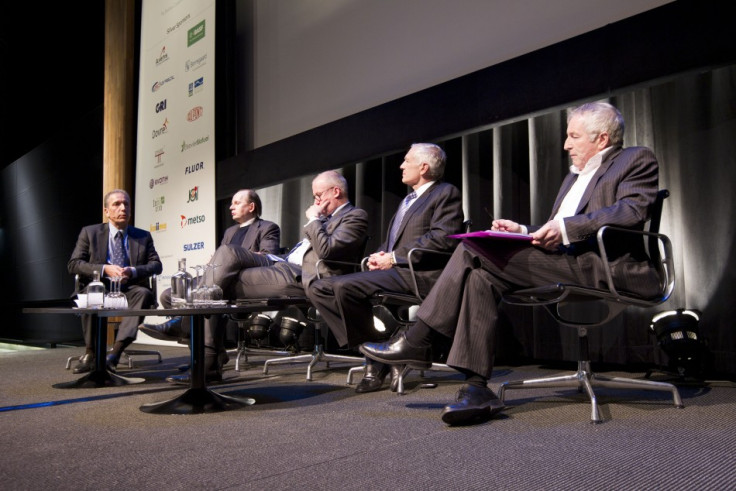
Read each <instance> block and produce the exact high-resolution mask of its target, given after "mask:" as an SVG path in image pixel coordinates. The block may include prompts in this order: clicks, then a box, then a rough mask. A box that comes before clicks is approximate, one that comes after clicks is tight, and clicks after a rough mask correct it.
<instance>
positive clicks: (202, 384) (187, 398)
mask: <svg viewBox="0 0 736 491" xmlns="http://www.w3.org/2000/svg"><path fill="white" fill-rule="evenodd" d="M190 318H191V330H190V332H191V335H190V336H191V337H190V344H189V346H190V350H191V355H190V356H191V362H190V368H189V369H190V375H191V377H190V379H191V382H190V386H189V389H187V390H186V392H184V393H183V394H181V395H180V396H177V397H174V398H173V399H169V400H167V401H163V402H156V403H149V404H144V405H143V406H141V408H140V409H141V411H143V412H144V413H155V414H201V413H216V412H221V411H229V410H232V409H240V408H242V407H244V406H249V405H251V404H254V403H255V402H256V401H255V399H251V398H249V397H247V398H241V397H231V396H225V395H222V394H217V393H216V392H212V391H211V390H209V389H208V388H207V384H206V380H205V366H204V315H201V314H198V315H192V316H191V317H190Z"/></svg>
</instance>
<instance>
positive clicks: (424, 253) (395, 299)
mask: <svg viewBox="0 0 736 491" xmlns="http://www.w3.org/2000/svg"><path fill="white" fill-rule="evenodd" d="M472 225H473V221H472V220H469V219H468V220H465V221H464V222H463V230H464V231H465V232H470V228H471V227H472ZM450 256H452V253H450V252H440V251H435V250H432V249H424V248H421V247H415V248H413V249H411V250H410V251H409V253H408V254H407V262H408V264H409V271H410V272H411V279H412V285H411V286H412V291H411V293H396V292H380V293H378V294H376V295H375V296H374V298H373V302H374V305H376V306H379V307H386V308H387V309H388V311H389V312H394V313H395V315H394V316H393V320H394V322H395V323H396V324H398V326H399V328H398V330H401V329H402V328H405V327H408V326H409V325H411V324H412V323H413V322H414V321H415V320H416V317H415V316H416V312H417V310H418V309H419V306H420V305H421V304H422V302H423V301H424V296H423V295H422V294H421V292H420V291H419V284H418V282H417V277H416V274H415V270H416V268H418V267H420V265H421V263H422V260H423V258H427V257H432V259H433V260H436V259H438V258H439V260H442V261H447V260H449V259H450ZM366 261H367V258H365V259H363V263H362V265H361V266H362V268H363V269H365V268H366ZM412 370H413V369H412V368H410V367H408V366H405V367H404V368H403V369H402V370H401V372H400V373H399V379H398V381H397V382H396V384H395V386H396V392H397V393H398V394H399V395H404V394H405V392H404V379H405V377H406V376H407V375H408V374H409V373H410V372H411V371H412ZM427 371H444V372H455V370H454V369H453V368H450V367H448V366H447V365H446V364H444V363H436V362H433V363H432V365H431V366H430V368H428V369H427ZM360 372H363V373H364V372H365V366H360V367H355V368H351V369H350V370H349V371H348V379H347V383H348V385H352V384H353V376H354V375H355V374H356V373H360ZM424 372H425V370H420V375H421V376H422V377H423V376H424Z"/></svg>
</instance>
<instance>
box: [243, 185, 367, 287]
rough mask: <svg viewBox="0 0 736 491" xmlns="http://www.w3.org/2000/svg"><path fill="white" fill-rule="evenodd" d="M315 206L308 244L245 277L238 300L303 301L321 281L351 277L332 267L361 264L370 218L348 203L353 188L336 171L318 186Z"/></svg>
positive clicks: (306, 230) (309, 215)
mask: <svg viewBox="0 0 736 491" xmlns="http://www.w3.org/2000/svg"><path fill="white" fill-rule="evenodd" d="M312 194H313V196H314V203H313V204H312V205H311V206H310V207H309V208H307V211H306V212H305V215H306V218H307V224H306V225H304V229H303V230H304V238H303V239H302V241H301V242H299V244H298V245H297V246H295V247H294V249H293V250H292V251H291V252H290V253H289V254H287V255H286V256H284V257H272V258H271V260H272V262H271V264H270V265H269V266H265V267H257V268H248V269H243V270H241V271H240V272H239V274H238V276H237V279H236V281H235V284H234V286H233V288H234V290H235V297H236V298H265V297H275V296H301V295H304V294H305V289H306V288H307V287H308V286H309V285H310V284H311V283H312V282H313V281H314V280H315V279H316V278H317V262H318V261H319V260H320V259H321V260H325V262H324V263H322V264H321V266H320V276H322V277H325V276H334V275H340V274H343V273H345V272H346V268H350V266H345V265H341V264H337V263H334V262H330V261H341V262H353V263H354V262H356V261H359V260H360V259H361V257H360V256H361V255H362V254H363V252H364V251H363V249H364V247H365V240H366V232H367V231H368V214H367V213H366V212H365V210H362V209H360V208H356V207H355V206H353V205H352V204H351V203H350V201H349V200H348V184H347V181H346V180H345V178H344V177H343V176H342V175H340V174H339V173H338V172H336V171H332V170H330V171H326V172H323V173H321V174H319V175H318V176H317V177H315V178H314V180H313V181H312Z"/></svg>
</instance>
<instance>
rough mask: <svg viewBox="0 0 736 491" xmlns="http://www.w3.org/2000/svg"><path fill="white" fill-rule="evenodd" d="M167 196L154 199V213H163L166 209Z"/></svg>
mask: <svg viewBox="0 0 736 491" xmlns="http://www.w3.org/2000/svg"><path fill="white" fill-rule="evenodd" d="M165 201H166V197H165V196H161V197H159V198H153V211H162V210H163V209H164V202H165Z"/></svg>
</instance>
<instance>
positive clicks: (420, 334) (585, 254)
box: [360, 103, 658, 424]
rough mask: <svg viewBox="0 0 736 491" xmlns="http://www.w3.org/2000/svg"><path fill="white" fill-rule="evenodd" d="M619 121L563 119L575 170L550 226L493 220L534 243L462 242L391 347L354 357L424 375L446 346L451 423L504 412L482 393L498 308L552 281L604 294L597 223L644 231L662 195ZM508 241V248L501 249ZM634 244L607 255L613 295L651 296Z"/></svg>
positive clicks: (653, 282) (646, 156)
mask: <svg viewBox="0 0 736 491" xmlns="http://www.w3.org/2000/svg"><path fill="white" fill-rule="evenodd" d="M623 133H624V121H623V118H622V117H621V114H620V113H619V112H618V110H617V109H616V108H614V107H613V106H611V105H610V104H606V103H590V104H584V105H582V106H580V107H578V108H575V109H573V110H572V111H571V112H570V113H569V114H568V123H567V139H566V140H565V146H564V148H565V150H566V151H567V152H568V153H569V156H570V160H571V162H572V165H571V167H570V171H571V172H570V174H568V175H567V177H565V180H564V181H563V183H562V186H561V188H560V191H559V193H558V195H557V199H556V201H555V204H554V207H553V212H552V215H551V218H550V220H549V221H548V222H547V223H546V224H544V225H542V226H537V227H531V226H529V227H526V226H523V225H520V224H518V223H516V222H513V221H510V220H494V221H493V225H492V228H493V230H497V231H507V232H516V233H530V234H531V237H532V240H531V245H527V246H517V245H516V244H517V243H518V242H517V241H503V240H494V241H491V240H490V239H484V240H478V241H468V240H466V241H463V242H462V243H461V244H460V245H459V246H458V248H457V249H456V250H455V253H454V254H453V256H452V258H451V259H450V261H449V262H448V264H447V267H446V268H445V270H444V271H443V273H442V276H441V277H440V278H439V280H438V281H437V283H436V284H435V286H434V288H433V289H432V291H431V292H430V293H429V295H428V296H427V297H426V298H425V300H424V302H423V303H422V306H421V307H420V308H419V311H418V313H417V317H418V321H417V322H416V323H415V324H414V325H412V327H411V328H410V329H409V330H408V331H407V332H406V333H405V334H404V335H402V336H401V337H399V338H398V339H397V340H395V341H393V342H389V343H366V344H364V345H363V346H361V348H360V351H361V352H362V353H363V354H365V355H366V357H368V358H371V359H373V360H377V361H379V362H382V363H402V364H409V365H410V366H414V367H416V368H423V367H427V366H428V364H429V361H430V360H431V343H430V342H431V341H432V340H433V339H434V338H436V337H438V336H439V337H444V338H445V339H450V340H452V347H451V349H450V353H449V355H448V359H447V364H448V365H450V366H451V367H453V368H455V369H457V370H458V371H460V372H461V373H462V374H464V375H465V379H466V383H465V384H464V385H463V387H462V388H461V389H460V390H459V391H458V394H457V399H456V402H455V403H452V404H449V405H447V406H445V408H444V410H443V411H442V420H443V421H444V422H446V423H448V424H458V423H467V422H472V421H475V420H476V419H478V418H480V419H485V418H488V417H491V416H493V415H494V414H496V413H498V412H499V411H501V410H503V408H504V406H503V404H502V403H501V401H500V400H499V399H498V397H497V396H496V395H495V394H494V393H493V391H492V390H491V389H489V388H488V386H487V382H488V379H489V378H490V376H491V372H492V370H493V358H494V351H495V332H496V323H497V321H498V303H499V301H500V299H501V296H502V295H503V294H504V293H505V292H508V291H510V290H515V289H519V288H531V287H536V286H543V285H547V284H553V283H558V282H559V283H575V284H580V285H584V286H590V287H598V288H607V286H606V284H605V283H606V280H605V278H606V277H605V274H604V269H603V268H604V267H605V264H604V259H602V258H601V257H600V256H599V255H598V251H597V248H596V247H595V244H594V243H595V235H596V232H597V230H598V229H599V228H600V227H601V226H603V225H615V226H619V227H626V228H631V229H642V228H643V226H644V223H645V221H646V220H647V218H648V216H649V208H650V206H651V205H652V204H653V203H654V201H655V198H656V194H657V188H658V164H657V160H656V158H655V156H654V154H653V153H652V151H651V150H649V149H647V148H644V147H631V148H626V149H623V148H622V144H623ZM507 242H508V243H511V242H513V244H514V245H509V244H507ZM642 249H643V247H642V245H641V244H640V243H637V244H629V243H626V242H618V243H617V244H615V247H614V248H613V249H612V250H610V251H608V252H609V260H613V261H614V265H613V272H614V273H613V279H614V283H615V286H616V288H619V289H625V290H628V291H631V292H637V293H639V294H641V295H643V296H651V295H655V294H656V293H657V290H658V278H657V274H656V272H655V270H654V268H653V266H652V264H651V263H650V262H649V261H648V258H647V257H646V254H644V251H643V250H642Z"/></svg>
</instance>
